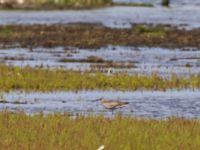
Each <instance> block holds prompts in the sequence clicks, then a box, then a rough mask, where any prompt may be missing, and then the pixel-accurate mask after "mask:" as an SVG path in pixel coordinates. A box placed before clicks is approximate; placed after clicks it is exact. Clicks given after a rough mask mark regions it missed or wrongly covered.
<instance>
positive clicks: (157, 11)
mask: <svg viewBox="0 0 200 150" xmlns="http://www.w3.org/2000/svg"><path fill="white" fill-rule="evenodd" d="M194 14H195V15H194ZM0 18H1V19H0V24H67V23H80V22H82V23H100V24H103V25H105V26H108V27H115V28H127V27H131V24H134V23H153V24H171V25H177V26H182V27H185V28H188V29H192V28H199V27H200V7H199V6H197V5H195V6H187V5H186V6H181V7H176V6H174V7H171V8H163V7H155V8H145V7H108V8H102V9H97V10H80V11H71V10H70V11H28V12H27V11H0Z"/></svg>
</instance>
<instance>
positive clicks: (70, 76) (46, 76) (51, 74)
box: [0, 65, 200, 91]
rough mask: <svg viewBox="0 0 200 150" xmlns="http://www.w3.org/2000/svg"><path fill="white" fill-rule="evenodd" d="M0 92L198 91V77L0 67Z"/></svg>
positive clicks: (199, 77) (199, 76) (199, 86)
mask: <svg viewBox="0 0 200 150" xmlns="http://www.w3.org/2000/svg"><path fill="white" fill-rule="evenodd" d="M0 77H1V78H0V89H1V91H10V90H27V91H57V90H73V91H77V90H95V89H100V90H110V89H115V90H138V89H141V90H142V89H146V90H166V89H174V88H175V89H184V88H192V89H199V88H200V75H196V76H191V77H188V78H186V77H178V76H176V75H173V74H172V77H171V78H169V79H167V78H162V77H161V76H159V75H158V74H157V73H154V74H152V75H150V76H147V75H128V74H125V73H124V74H123V73H120V74H113V75H111V76H107V75H105V74H103V73H99V72H79V71H71V70H63V69H51V70H49V69H42V68H35V69H33V68H30V67H25V68H20V67H8V66H4V65H0Z"/></svg>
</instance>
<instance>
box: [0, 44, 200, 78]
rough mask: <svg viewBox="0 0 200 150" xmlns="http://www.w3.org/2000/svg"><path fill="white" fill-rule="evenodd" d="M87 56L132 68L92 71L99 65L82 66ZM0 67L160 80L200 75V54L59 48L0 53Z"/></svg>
mask: <svg viewBox="0 0 200 150" xmlns="http://www.w3.org/2000/svg"><path fill="white" fill-rule="evenodd" d="M89 56H96V57H100V58H103V59H104V60H105V61H112V62H114V63H119V64H124V65H126V64H132V65H133V67H132V68H131V67H130V68H103V67H100V68H94V67H92V65H100V63H98V64H97V63H81V62H79V60H80V59H87V57H89ZM62 59H72V60H74V62H61V60H62ZM0 61H1V63H5V64H9V65H15V66H20V67H24V66H31V67H39V66H43V67H45V68H64V69H73V70H81V71H85V70H91V69H93V70H100V71H102V72H107V71H108V70H110V71H111V72H127V73H129V74H147V75H149V74H152V73H153V72H158V73H159V74H161V75H162V76H168V75H171V73H175V74H177V75H180V76H189V75H195V74H199V73H200V50H197V49H192V48H188V49H186V48H185V49H184V50H181V49H165V48H147V47H141V48H135V47H123V46H111V45H110V46H107V47H102V48H100V49H97V50H88V49H77V48H67V49H66V50H65V49H64V48H62V47H58V48H53V49H45V48H36V49H33V51H30V50H28V49H23V48H11V49H0Z"/></svg>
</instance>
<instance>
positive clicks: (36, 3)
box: [0, 0, 112, 9]
mask: <svg viewBox="0 0 200 150" xmlns="http://www.w3.org/2000/svg"><path fill="white" fill-rule="evenodd" d="M110 5H112V0H26V1H24V3H23V4H17V3H14V2H7V3H4V4H2V5H0V7H1V8H4V9H87V8H98V7H103V6H110Z"/></svg>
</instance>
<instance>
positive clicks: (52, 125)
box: [0, 112, 200, 150]
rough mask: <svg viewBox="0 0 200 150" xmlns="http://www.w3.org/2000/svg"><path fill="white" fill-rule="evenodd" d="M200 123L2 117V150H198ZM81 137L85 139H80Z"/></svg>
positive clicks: (168, 120)
mask: <svg viewBox="0 0 200 150" xmlns="http://www.w3.org/2000/svg"><path fill="white" fill-rule="evenodd" d="M199 132H200V122H199V121H198V120H186V119H180V118H169V119H166V120H151V119H137V118H130V117H122V116H121V115H116V116H115V117H114V118H105V117H103V116H96V117H92V116H91V117H83V116H77V117H76V118H75V119H74V118H72V117H70V116H69V115H68V114H65V115H61V114H52V115H47V116H44V115H42V114H38V115H33V116H27V115H25V114H24V113H10V112H1V113H0V145H1V149H12V150H27V149H30V150H46V149H48V150H55V149H56V150H62V149H63V150H64V149H70V150H78V149H81V150H95V149H97V148H98V147H100V146H101V145H104V146H105V148H106V149H109V150H122V149H123V150H125V149H126V150H133V149H134V150H141V149H148V150H159V149H163V150H165V149H166V150H169V149H181V150H191V149H192V150H198V149H199V147H200V140H199V139H200V134H199ZM80 137H81V138H80Z"/></svg>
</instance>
